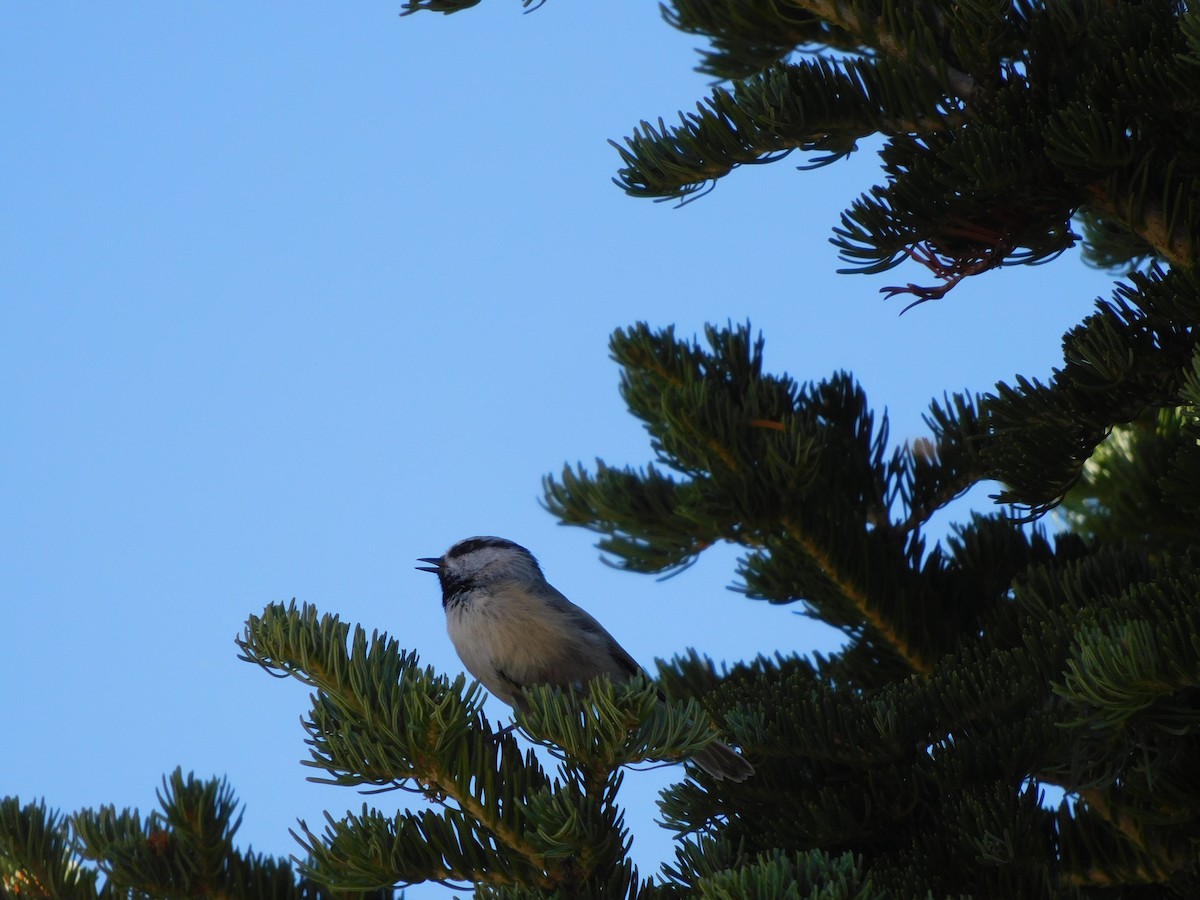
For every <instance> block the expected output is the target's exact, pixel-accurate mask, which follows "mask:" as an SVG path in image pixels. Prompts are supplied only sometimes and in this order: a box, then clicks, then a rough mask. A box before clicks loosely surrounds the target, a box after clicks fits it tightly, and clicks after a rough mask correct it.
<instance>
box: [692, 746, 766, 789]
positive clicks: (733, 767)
mask: <svg viewBox="0 0 1200 900" xmlns="http://www.w3.org/2000/svg"><path fill="white" fill-rule="evenodd" d="M692 762H694V763H695V764H696V765H698V766H699V767H700V768H702V769H703V770H704V771H705V772H707V773H708V774H709V775H711V776H712V777H713V778H716V779H717V780H718V781H722V780H726V779H728V780H729V781H745V780H746V779H747V778H749V777H750V776H751V775H753V774H754V766H752V765H750V763H749V761H748V760H747V759H746V757H744V756H742V754H740V753H738V752H737V751H736V750H734V749H733V748H732V747H730V746H729V745H728V744H723V743H721V742H720V741H713V742H712V743H711V744H709V745H708V746H707V747H705V748H704V749H703V750H701V751H700V752H699V753H697V754H696V755H695V756H693V757H692Z"/></svg>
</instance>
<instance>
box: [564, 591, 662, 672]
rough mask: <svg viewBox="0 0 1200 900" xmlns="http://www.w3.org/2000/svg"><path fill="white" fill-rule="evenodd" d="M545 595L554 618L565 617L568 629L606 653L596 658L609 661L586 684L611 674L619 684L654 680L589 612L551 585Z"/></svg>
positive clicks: (597, 668)
mask: <svg viewBox="0 0 1200 900" xmlns="http://www.w3.org/2000/svg"><path fill="white" fill-rule="evenodd" d="M542 595H543V597H544V598H545V600H546V603H547V605H548V606H549V607H550V609H551V610H552V611H553V612H554V614H555V615H559V616H562V618H563V619H564V620H565V622H566V623H567V625H568V627H570V628H571V630H572V631H573V632H576V633H578V634H579V635H580V637H581V640H582V641H586V642H587V644H588V645H590V648H595V649H596V650H597V651H602V652H597V653H596V654H595V655H596V656H599V657H603V658H605V659H606V664H605V665H601V666H595V671H593V672H591V673H590V674H589V675H588V676H587V678H584V679H582V680H583V681H587V680H588V679H589V678H594V677H595V676H597V675H601V674H607V675H608V676H609V677H610V678H613V679H614V680H618V681H624V680H627V679H629V678H633V677H634V676H635V675H642V676H644V677H646V678H647V679H650V676H649V675H647V674H646V672H645V670H643V669H642V667H641V666H639V665H638V664H637V660H635V659H634V658H633V657H632V656H630V655H629V654H628V653H627V652H626V651H625V648H624V647H622V646H621V645H620V644H618V643H617V639H616V638H614V637H613V636H612V635H611V634H609V633H608V630H607V629H606V628H605V627H604V626H603V625H601V624H600V623H599V622H597V621H596V619H595V618H594V617H593V616H592V615H591V614H590V613H588V611H587V610H585V609H581V608H580V607H578V606H576V605H575V604H574V603H572V602H571V601H570V600H568V599H567V598H566V597H564V596H563V595H562V593H560V592H559V591H558V590H556V589H555V588H554V587H552V586H551V585H549V584H547V585H546V586H545V588H544V589H543V591H542ZM590 648H589V649H590ZM576 649H578V648H573V651H572V652H574V650H576Z"/></svg>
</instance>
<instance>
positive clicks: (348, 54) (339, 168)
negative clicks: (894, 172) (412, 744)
mask: <svg viewBox="0 0 1200 900" xmlns="http://www.w3.org/2000/svg"><path fill="white" fill-rule="evenodd" d="M398 11H399V7H398V5H396V4H386V3H373V4H354V5H350V6H341V7H335V6H334V5H332V4H326V3H314V2H299V3H289V4H282V3H268V4H260V5H257V6H255V7H253V8H247V7H244V6H235V5H233V4H226V5H221V4H201V3H196V2H190V3H188V2H180V3H157V2H140V3H133V2H122V3H113V4H76V3H54V2H41V3H36V4H34V3H24V4H17V3H13V4H6V5H5V6H4V8H3V10H2V11H0V79H2V81H3V83H4V84H5V85H6V86H7V89H6V90H5V91H4V93H3V96H2V97H0V108H2V109H3V113H4V116H3V118H4V122H5V127H4V128H3V130H2V131H0V159H2V160H3V167H4V171H5V178H4V179H3V181H2V182H0V209H2V210H3V215H2V216H0V298H2V300H0V326H2V327H0V383H2V384H3V394H4V409H5V414H4V416H3V419H2V421H0V429H3V432H4V434H3V439H2V440H0V505H2V507H3V509H4V511H5V512H4V515H3V517H2V518H0V602H2V604H3V610H4V617H5V623H6V627H5V628H4V629H3V630H0V674H2V676H3V678H4V682H5V685H6V689H5V691H4V692H3V699H0V710H2V712H3V720H4V721H5V722H6V723H7V726H8V727H7V728H6V731H7V732H8V734H9V738H8V739H7V740H6V741H5V747H4V750H3V751H2V753H3V759H2V761H0V794H14V793H15V794H19V795H20V796H21V797H22V799H32V798H34V797H45V798H46V800H47V802H48V803H50V804H51V805H52V806H55V807H58V808H61V809H63V810H68V811H69V810H74V809H77V808H80V807H83V806H91V805H98V804H101V803H111V804H115V805H116V806H118V807H125V806H136V807H140V808H142V809H149V808H151V807H152V806H153V805H154V790H155V788H156V786H157V785H158V782H159V778H160V777H161V775H162V774H163V773H165V772H169V771H170V770H171V769H173V768H174V767H175V766H177V765H182V766H183V767H184V769H185V770H195V771H196V772H197V774H199V775H203V776H208V775H212V774H223V775H227V776H228V778H229V780H230V782H231V783H232V785H233V786H234V788H235V789H236V790H237V792H238V795H239V797H240V798H241V800H242V801H244V802H245V804H246V816H245V822H244V825H243V829H242V832H241V835H240V843H241V845H242V846H245V845H246V844H253V846H254V848H255V849H256V850H260V851H267V852H271V853H275V854H289V853H292V852H294V851H295V850H296V845H295V844H294V843H293V842H292V839H291V838H290V837H289V835H288V829H289V828H290V827H292V826H293V825H294V823H295V820H296V819H297V818H305V819H307V820H308V821H309V823H310V824H313V825H316V824H318V823H320V822H321V820H322V815H321V813H322V810H325V809H328V810H330V811H331V812H333V813H334V814H335V815H340V814H341V813H342V812H344V811H345V810H346V809H351V808H358V807H359V806H360V804H361V802H362V799H363V798H361V797H359V796H358V795H356V794H352V793H351V792H348V791H345V790H344V789H343V790H339V789H336V788H331V787H327V786H319V785H311V784H308V783H306V782H305V781H304V778H305V776H307V775H308V774H310V770H308V769H306V768H303V767H301V766H300V765H299V764H298V760H300V759H302V758H304V757H305V756H306V751H305V747H304V745H303V743H302V738H303V733H302V731H301V729H300V727H299V724H298V719H299V717H300V716H301V715H302V714H303V713H304V712H305V710H306V709H307V695H306V692H305V691H304V690H303V689H302V688H301V687H299V686H298V685H296V684H292V683H280V682H277V681H275V680H273V679H270V678H267V677H266V676H265V675H264V674H263V673H262V672H261V671H259V670H258V669H256V668H255V667H252V666H248V665H246V664H245V663H242V662H239V661H238V660H237V659H236V650H235V647H234V645H233V638H234V636H235V635H236V634H237V633H238V632H239V630H240V628H241V625H242V623H243V621H244V620H245V617H246V616H247V615H248V614H249V613H253V612H258V611H261V609H262V608H263V607H264V606H265V605H266V604H267V603H269V602H273V601H280V600H288V599H290V598H292V597H295V598H297V599H299V600H303V601H308V602H311V603H314V604H316V605H317V606H318V607H319V608H320V609H322V610H323V611H329V612H336V613H338V614H339V615H341V616H342V617H343V618H345V619H348V620H350V621H352V622H358V623H362V624H363V625H365V626H366V627H367V628H368V629H374V628H380V629H384V630H387V631H389V632H390V633H392V634H394V635H396V636H397V637H398V638H399V640H400V642H401V644H402V645H404V646H406V647H410V648H413V649H416V650H417V651H418V652H419V653H420V654H421V657H422V660H423V661H424V662H426V663H430V664H432V665H434V666H437V667H439V668H441V669H444V670H446V671H450V672H457V671H459V670H460V669H461V666H460V664H459V662H458V660H457V658H456V657H455V656H454V653H453V649H452V648H451V646H450V643H449V640H448V638H447V637H446V635H445V629H444V622H443V618H442V613H441V608H440V603H439V596H438V592H437V588H436V585H435V583H434V581H433V579H431V578H430V577H429V576H428V575H426V574H424V573H421V572H417V571H415V570H414V569H413V565H414V564H415V558H416V557H418V556H430V555H436V554H439V553H441V552H442V551H443V550H444V549H445V548H446V547H447V546H449V545H450V544H451V543H452V542H454V541H455V540H457V539H459V538H461V537H465V536H468V535H473V534H480V533H483V534H499V535H502V536H505V537H508V538H511V539H514V540H517V541H519V542H521V543H523V544H525V545H526V546H528V547H530V548H531V549H532V550H533V551H534V553H535V554H537V555H538V556H539V557H540V559H541V560H542V563H543V567H544V569H545V570H546V572H547V575H548V577H549V578H550V580H551V581H552V582H554V583H555V584H556V585H557V586H558V587H559V588H560V589H562V590H563V591H564V592H565V593H566V594H567V595H568V596H570V597H572V599H574V600H575V601H576V602H578V603H580V604H581V605H583V606H585V607H586V608H587V609H589V610H590V611H591V612H592V613H593V614H595V615H596V616H597V617H598V618H599V619H600V620H601V621H602V622H604V623H605V624H606V625H607V627H608V628H609V630H610V631H612V632H613V633H614V634H615V635H616V636H617V637H618V639H619V640H621V642H622V643H623V644H624V645H625V646H626V648H627V649H628V650H629V651H630V652H631V653H632V654H633V655H634V656H635V657H636V658H638V659H639V660H641V661H642V662H643V663H644V664H647V665H649V664H651V663H652V661H653V660H654V659H655V658H656V657H664V658H665V657H670V656H672V655H674V654H676V653H679V652H683V651H684V650H685V649H686V648H689V647H695V648H697V649H698V650H700V651H701V652H703V653H706V654H708V655H710V656H712V657H713V658H715V659H718V660H728V661H732V660H738V659H744V658H749V657H753V656H754V655H756V654H758V653H767V654H771V653H774V652H776V651H784V652H789V653H790V652H798V653H805V652H809V651H811V650H814V649H818V650H825V651H828V650H830V649H831V648H832V647H834V646H836V635H834V634H832V633H831V632H829V631H828V630H825V629H822V628H821V627H820V626H818V625H816V624H814V623H812V622H811V621H810V620H808V619H806V618H804V617H802V616H798V615H795V614H794V613H795V612H796V611H797V610H798V607H795V606H793V607H768V606H767V605H765V604H760V603H755V602H752V601H748V600H746V599H745V598H743V597H741V596H740V595H737V594H734V593H730V592H729V591H727V590H726V589H725V586H726V585H727V584H728V583H729V582H730V580H731V577H732V564H733V560H734V559H735V554H734V553H733V552H732V551H730V550H728V549H720V548H718V549H717V550H716V551H714V552H712V553H711V554H710V555H709V556H706V557H705V558H704V559H703V560H701V562H700V563H699V564H698V565H696V566H695V567H693V568H692V569H690V570H688V571H687V572H685V573H683V574H682V575H679V576H678V577H676V578H673V579H671V580H669V581H665V582H658V581H655V580H654V579H652V578H647V577H643V576H636V575H630V574H622V573H619V572H616V571H614V570H612V569H610V568H608V567H605V566H603V565H601V564H600V562H599V559H598V555H597V552H596V551H595V549H594V538H593V536H592V535H591V534H589V533H588V532H585V531H582V530H579V529H565V528H561V527H559V526H558V525H557V524H556V523H555V521H554V520H553V519H552V518H551V517H550V516H549V515H548V514H547V513H546V512H545V511H543V510H542V509H541V508H540V506H539V505H538V499H539V496H540V479H541V478H542V476H543V475H545V474H547V473H552V472H558V471H559V470H560V469H561V467H562V465H563V464H564V463H566V462H571V463H574V462H576V461H580V460H582V461H584V462H590V461H591V460H593V459H595V458H596V457H600V458H603V459H604V460H606V461H607V462H610V463H613V464H624V463H633V464H641V463H644V462H646V461H648V460H649V458H650V455H649V448H648V443H647V441H646V438H645V434H644V432H643V431H642V430H641V428H640V426H639V425H638V423H637V422H636V421H635V420H634V419H632V418H631V417H630V416H629V415H628V414H627V412H626V411H625V410H624V408H623V406H622V404H621V401H620V397H619V396H618V394H617V390H616V385H617V374H618V373H617V370H616V367H615V365H614V364H613V363H612V362H611V361H609V360H608V358H607V339H608V335H609V334H610V333H611V331H612V330H613V329H614V328H617V327H620V326H623V325H628V324H631V323H633V322H635V321H638V320H645V321H649V322H650V323H652V324H654V325H668V324H674V325H676V327H677V330H678V331H679V332H680V333H682V334H692V333H694V332H698V331H699V330H700V329H702V327H703V325H704V323H705V322H717V323H724V322H726V321H728V320H733V321H745V320H747V319H749V320H750V321H751V322H752V323H753V325H754V326H755V328H756V329H761V330H762V331H763V332H764V334H765V336H766V339H767V349H766V354H767V361H768V365H769V366H770V368H772V369H773V370H776V371H787V372H789V373H790V374H792V375H793V376H795V377H797V378H799V379H802V380H808V379H818V378H822V377H825V376H827V375H829V374H831V373H832V372H834V371H836V370H838V369H848V370H850V371H852V372H853V373H854V374H855V375H856V376H857V377H858V378H859V380H860V381H861V382H862V383H863V384H864V386H865V388H866V390H867V392H868V396H870V397H871V398H872V401H873V404H874V405H875V407H876V409H878V410H882V409H884V408H885V407H886V408H887V409H888V411H889V413H890V415H891V417H892V428H893V431H892V433H893V437H894V438H895V439H897V440H903V439H906V438H911V437H916V436H919V435H921V434H923V433H924V426H923V425H922V424H921V414H922V412H924V410H925V409H926V407H927V405H928V402H929V400H930V398H932V397H939V396H941V395H942V393H943V392H945V391H954V390H962V389H971V390H987V389H989V388H990V387H991V386H992V385H993V384H994V383H995V382H996V381H997V380H999V379H1005V378H1010V377H1011V376H1012V375H1013V374H1014V373H1017V372H1020V373H1023V374H1026V375H1029V376H1043V377H1044V376H1047V375H1048V374H1049V372H1050V369H1051V367H1052V366H1053V365H1055V364H1057V363H1058V362H1059V361H1060V359H1061V354H1060V349H1059V343H1060V338H1061V335H1062V332H1063V331H1064V330H1065V329H1066V328H1068V327H1070V326H1071V325H1072V324H1074V323H1075V322H1077V321H1078V320H1079V319H1080V318H1081V317H1082V316H1084V315H1086V314H1087V312H1088V311H1089V309H1090V308H1091V305H1092V302H1093V300H1094V298H1095V297H1096V296H1097V295H1101V294H1103V295H1107V293H1108V290H1109V285H1110V282H1111V279H1110V278H1109V277H1108V276H1107V275H1105V274H1103V273H1098V272H1095V271H1093V270H1090V269H1087V268H1085V267H1084V266H1083V265H1082V264H1081V263H1080V262H1079V259H1078V255H1077V254H1068V255H1067V256H1066V257H1064V258H1063V259H1060V260H1059V261H1057V262H1055V263H1054V264H1052V265H1050V266H1047V267H1041V268H1037V269H1014V270H1006V271H1004V272H1000V273H992V274H989V275H985V276H982V277H980V278H976V279H973V280H972V282H970V283H966V284H963V285H961V286H960V287H958V288H957V289H956V290H955V291H953V292H952V293H951V295H950V296H949V298H948V299H947V300H945V301H942V302H940V303H930V304H926V305H925V306H922V307H920V308H918V309H915V310H913V311H911V312H909V313H908V314H906V315H904V316H900V315H899V312H900V309H901V308H902V305H903V303H904V302H905V301H903V300H893V301H890V302H889V301H884V300H883V299H881V295H880V294H879V289H880V288H881V287H883V286H885V285H890V284H895V283H903V282H905V281H910V280H914V281H915V280H926V277H925V273H924V272H923V271H921V270H916V269H914V270H912V271H907V270H904V269H902V270H899V271H893V272H889V273H886V274H884V275H881V276H877V277H863V276H839V275H837V274H835V270H836V269H837V268H838V267H839V265H840V264H839V262H838V260H837V258H836V252H835V250H834V249H833V248H832V247H831V246H830V244H829V243H828V238H829V236H830V234H831V229H832V228H833V226H834V225H835V224H836V223H837V221H838V215H839V213H840V212H841V211H842V209H843V208H845V207H846V206H847V205H848V204H849V203H850V202H851V201H852V200H853V199H854V198H855V197H856V196H857V195H858V194H859V193H861V192H863V191H865V190H867V189H868V188H869V187H870V186H871V185H872V184H874V183H876V182H877V181H878V180H879V177H880V176H879V172H878V161H877V158H876V157H875V156H874V154H873V152H872V151H871V150H870V149H869V148H867V149H864V150H863V151H862V152H860V153H859V154H856V155H855V156H854V157H853V158H852V159H851V160H850V161H848V162H844V163H839V164H837V165H835V166H833V167H830V168H826V169H822V170H820V171H817V172H807V173H805V172H797V171H796V170H795V165H793V163H795V164H799V163H801V162H803V160H801V159H799V158H795V159H794V160H786V161H784V162H781V163H776V164H774V165H770V166H759V167H749V168H746V169H743V170H740V171H738V172H735V173H734V174H733V176H731V177H730V178H727V179H725V180H724V181H723V182H722V183H721V184H719V185H718V186H717V189H716V190H715V191H714V192H713V193H712V194H710V195H709V196H707V197H704V198H703V199H701V200H699V201H697V202H695V203H692V204H689V205H687V206H686V207H683V208H674V207H672V206H671V205H669V204H655V203H650V202H647V201H641V200H634V199H631V198H628V197H626V196H625V195H624V194H622V192H621V191H620V190H619V189H618V188H616V187H615V186H614V185H613V184H612V183H611V181H610V178H611V176H612V175H613V173H614V172H615V169H616V167H617V165H618V158H617V155H616V153H615V152H614V151H613V150H612V148H611V147H609V146H608V145H607V143H606V141H607V139H609V138H617V139H619V138H620V137H622V136H623V135H625V134H628V133H629V132H630V130H631V129H632V128H633V127H634V126H635V125H636V123H637V122H638V121H639V120H640V119H643V118H645V119H657V117H659V116H664V117H672V116H673V115H674V114H675V111H676V110H678V109H686V108H689V107H691V105H692V104H693V103H694V102H695V101H696V100H697V99H699V98H701V97H702V96H704V95H705V94H706V93H707V91H708V84H707V80H706V78H705V77H704V76H701V75H699V74H697V73H695V72H694V71H692V67H693V66H694V65H695V62H696V56H695V53H694V48H695V47H696V46H697V45H698V41H697V40H696V39H694V38H692V37H689V36H686V35H681V34H678V33H676V32H674V31H672V30H671V29H669V28H668V27H667V26H666V25H665V24H663V23H662V22H661V20H660V18H659V16H658V12H657V8H656V5H655V4H647V3H639V2H632V0H609V2H605V3H589V4H580V3H567V2H558V0H551V2H550V3H548V4H547V5H546V6H545V7H543V8H542V9H540V10H538V11H537V12H535V13H533V14H531V15H524V16H523V15H521V14H520V13H521V7H520V4H519V3H517V2H515V0H509V2H500V0H490V2H488V3H484V4H481V5H480V6H479V7H477V8H475V9H473V10H470V11H468V12H465V13H463V14H461V15H455V16H452V17H441V16H434V15H430V14H422V15H417V16H413V17H410V18H404V19H401V18H399V17H398V16H397V13H398ZM968 502H971V503H974V504H975V505H977V506H984V505H987V500H986V497H985V496H983V495H982V494H979V495H973V496H972V497H971V498H968ZM966 508H967V507H966V505H965V504H964V505H960V507H959V512H960V513H961V514H965V510H966ZM493 711H494V712H495V713H496V714H497V715H499V716H503V715H504V711H503V709H501V708H499V707H497V708H496V709H494V710H493ZM680 774H681V773H680V770H678V769H667V770H659V771H654V772H645V773H631V774H630V776H629V777H628V778H627V780H626V787H625V789H624V796H625V799H626V801H627V802H628V803H629V808H630V809H629V816H628V818H629V824H630V825H631V827H632V829H633V832H634V835H635V844H634V856H635V859H636V860H637V862H638V863H639V865H640V866H641V867H642V869H643V872H644V873H646V874H649V873H650V872H652V871H653V870H654V869H655V868H656V866H657V863H658V862H659V861H661V860H663V859H665V858H667V857H668V856H669V855H670V854H671V841H670V835H669V834H667V833H666V832H664V831H662V830H661V829H658V828H656V826H654V824H653V818H654V816H655V809H654V798H655V796H656V791H657V790H658V789H659V788H660V787H661V786H662V785H664V784H666V783H668V782H669V781H670V780H671V779H672V778H675V777H678V776H679V775H680ZM369 799H370V800H371V802H372V803H374V804H377V805H378V806H380V807H381V808H385V809H387V808H392V807H389V804H392V805H393V806H394V805H395V804H398V803H402V802H404V801H405V799H406V796H396V797H392V796H389V795H385V796H381V797H373V798H369ZM427 891H428V893H427V892H426V890H420V891H416V892H412V894H411V895H412V896H425V895H429V896H434V895H445V894H444V891H443V890H442V889H441V888H429V889H427Z"/></svg>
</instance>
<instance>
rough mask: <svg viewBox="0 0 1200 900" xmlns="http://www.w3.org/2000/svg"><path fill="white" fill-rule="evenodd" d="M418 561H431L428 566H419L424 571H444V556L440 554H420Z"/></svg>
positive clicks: (436, 572) (435, 572)
mask: <svg viewBox="0 0 1200 900" xmlns="http://www.w3.org/2000/svg"><path fill="white" fill-rule="evenodd" d="M417 562H426V563H431V565H428V566H417V567H416V568H418V569H420V570H421V571H422V572H432V573H433V574H435V575H436V574H438V573H439V572H441V571H442V558H441V557H440V556H420V557H417Z"/></svg>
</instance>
